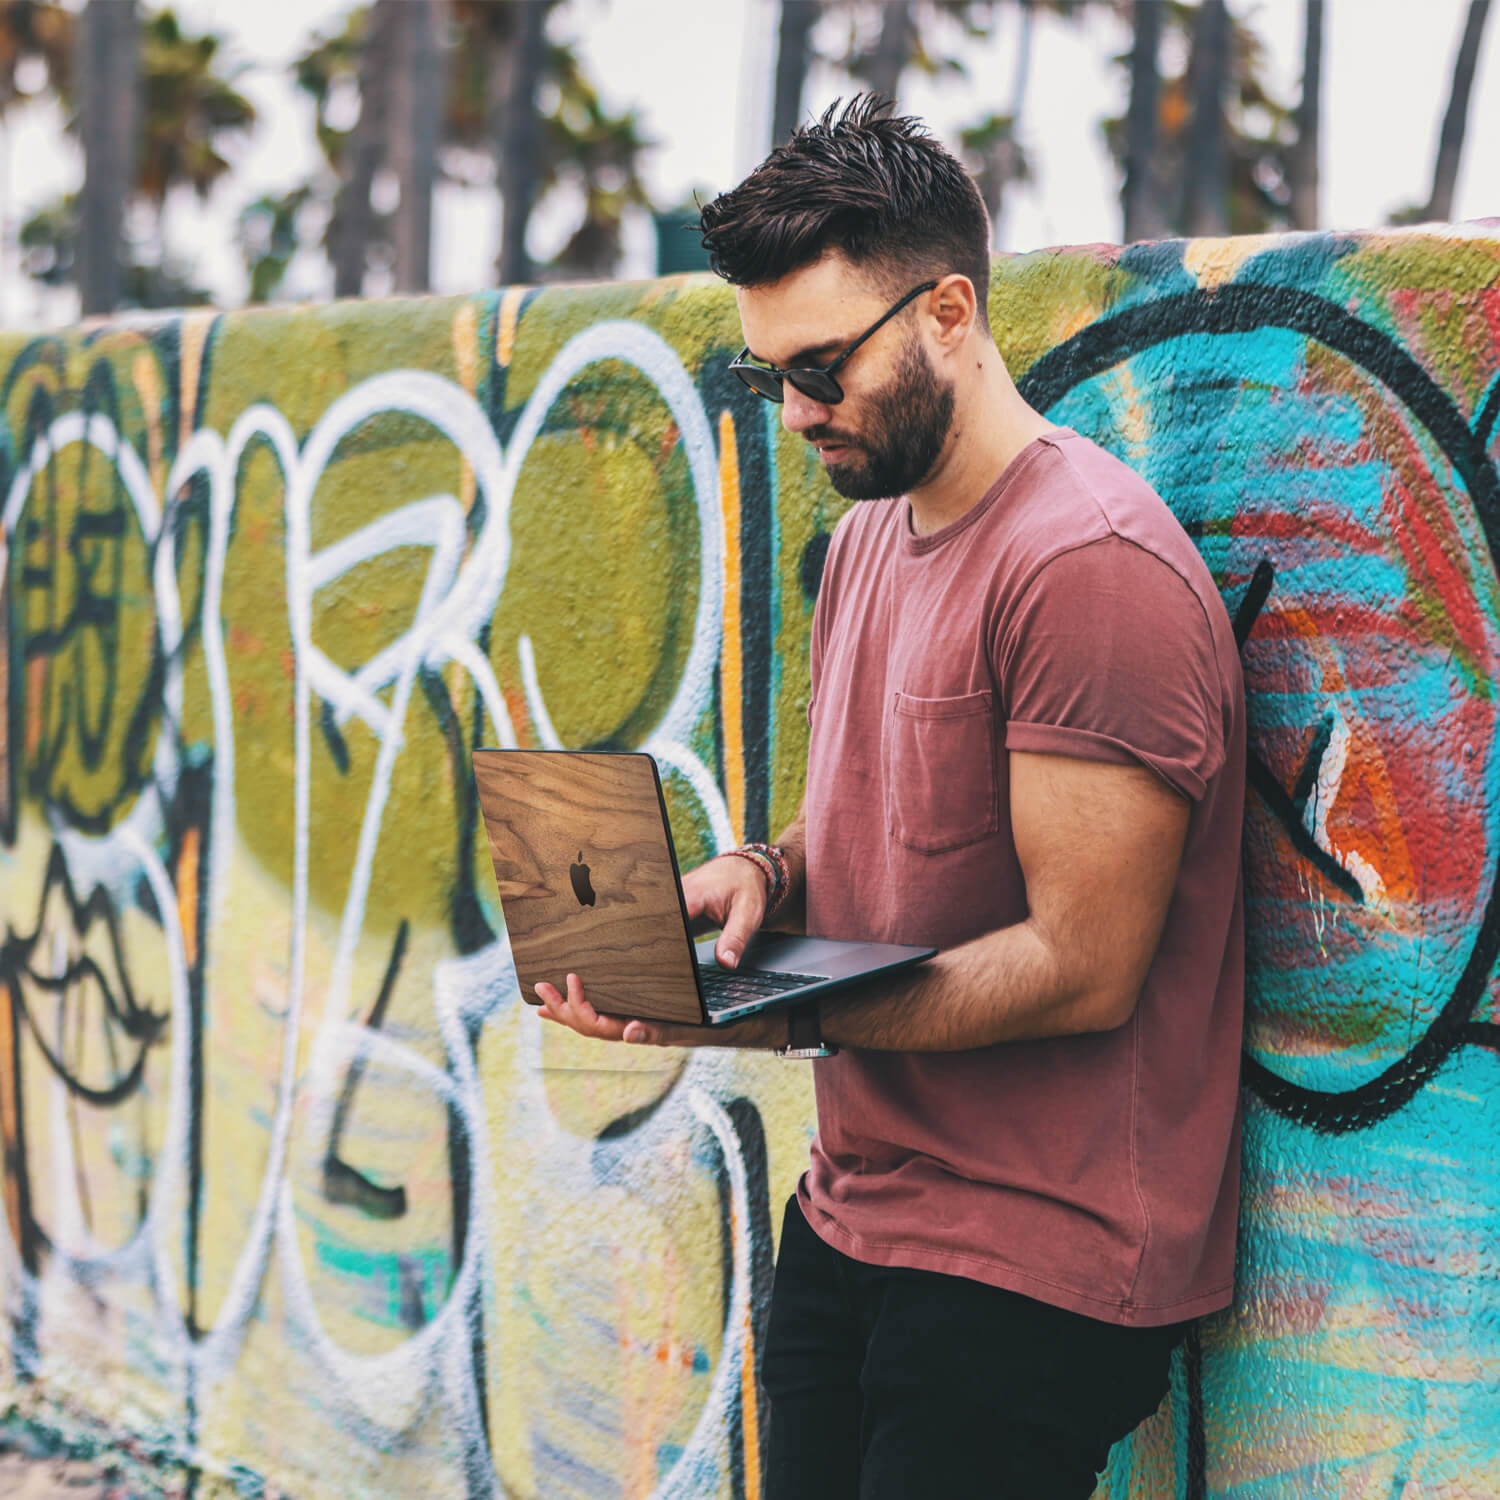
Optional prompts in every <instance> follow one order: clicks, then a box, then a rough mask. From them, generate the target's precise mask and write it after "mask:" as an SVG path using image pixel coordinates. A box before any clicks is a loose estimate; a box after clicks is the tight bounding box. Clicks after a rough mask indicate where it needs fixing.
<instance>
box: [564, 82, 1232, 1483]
mask: <svg viewBox="0 0 1500 1500" xmlns="http://www.w3.org/2000/svg"><path fill="white" fill-rule="evenodd" d="M702 230H703V234H704V240H705V243H706V244H707V245H708V246H709V248H710V250H711V251H712V254H713V258H714V266H715V269H716V270H717V271H718V272H719V274H720V275H722V276H724V277H725V278H726V279H728V280H729V281H731V282H732V283H733V284H734V285H735V286H736V288H737V293H736V295H737V298H738V303H739V312H740V319H741V323H742V326H743V330H744V336H745V340H746V344H747V348H746V350H745V351H744V353H743V354H742V355H741V357H740V358H739V359H738V360H737V361H736V362H735V368H736V371H737V373H739V374H740V375H741V378H742V379H745V380H746V381H747V383H750V384H751V385H752V386H753V387H754V389H756V390H757V391H759V392H760V393H761V394H762V395H765V396H767V397H768V398H769V399H771V400H779V401H781V402H782V421H783V422H784V424H785V425H786V427H787V429H788V430H789V431H791V432H795V433H798V434H800V435H801V436H802V437H803V438H805V439H806V440H807V441H808V442H809V443H811V444H813V445H814V446H815V447H816V448H817V450H818V454H819V457H820V458H821V461H822V463H823V465H824V468H825V470H826V472H827V474H828V477H829V480H830V481H831V483H832V484H833V485H834V487H835V488H836V489H837V490H838V491H839V492H840V493H841V494H843V495H845V496H847V497H849V498H852V499H854V500H857V501H868V502H872V503H868V504H857V505H855V506H853V507H852V508H851V509H850V510H849V512H848V513H847V514H846V515H845V516H844V518H843V520H842V521H841V522H840V524H839V526H838V528H837V530H836V532H835V534H834V537H833V540H832V544H831V546H830V548H829V553H828V560H827V565H826V569H825V572H824V577H823V583H822V587H821V591H820V593H819V597H818V602H817V605H816V609H815V613H814V619H813V629H812V647H811V650H812V701H811V704H810V706H809V721H810V723H811V738H810V742H809V751H808V771H807V791H806V797H805V800H804V802H803V806H802V810H801V812H800V813H799V815H798V817H797V818H796V820H795V821H794V822H793V824H792V825H791V827H790V828H788V829H786V830H785V832H783V833H782V835H781V837H780V839H779V841H778V845H777V846H776V847H775V848H769V849H768V848H761V847H752V848H750V849H749V850H748V853H747V857H735V856H733V855H726V856H721V857H719V858H717V859H714V860H711V861H709V862H708V863H707V864H705V865H703V866H702V867H700V868H699V869H697V870H695V871H693V872H691V873H690V874H689V875H688V876H687V877H686V879H685V880H684V882H683V884H684V888H685V891H686V893H687V901H688V906H689V911H690V914H691V915H692V916H693V917H694V918H695V919H701V920H702V921H703V922H704V923H713V924H716V925H719V926H721V927H722V928H723V933H722V936H721V937H720V938H719V940H718V946H717V953H718V956H719V959H720V961H721V962H722V963H724V964H726V965H730V966H733V965H734V964H735V963H736V962H737V961H738V957H739V954H740V953H741V952H742V951H743V948H744V945H745V943H746V941H747V940H748V939H749V937H750V936H751V935H752V933H753V932H754V931H755V930H756V929H757V928H758V927H759V926H760V925H761V924H762V922H763V921H764V919H765V917H766V911H767V904H768V900H769V899H770V897H771V895H772V893H773V892H774V893H775V894H776V895H777V896H778V897H781V896H783V895H785V896H786V898H787V900H786V902H785V905H784V908H783V909H784V910H790V911H793V912H794V913H795V912H796V911H798V910H799V909H800V908H799V904H800V907H805V923H806V929H807V930H808V931H810V932H812V933H814V934H817V935H820V936H828V937H841V938H864V939H873V940H880V941H888V942H903V943H922V944H934V945H936V946H938V947H939V948H940V949H941V950H942V951H941V953H940V956H939V957H937V958H936V959H934V960H933V961H931V962H930V963H928V964H926V965H924V966H922V967H921V968H919V969H918V970H914V971H909V972H908V973H906V974H903V975H900V976H897V977H893V978H889V979H884V980H880V981H877V982H875V983H872V984H870V985H868V986H866V987H864V988H863V989H861V990H859V991H858V992H856V993H851V994H849V995H848V996H847V997H846V998H842V997H841V998H834V999H825V1000H824V1001H823V1002H822V1004H821V1005H820V1006H819V1007H818V1008H817V1012H816V1014H815V1015H813V1016H807V1015H804V1016H802V1017H800V1018H799V1020H798V1022H797V1024H796V1025H795V1026H794V1027H793V1028H792V1030H793V1032H794V1033H800V1032H802V1031H805V1030H807V1029H809V1028H810V1029H812V1030H813V1031H814V1033H815V1038H814V1039H815V1040H816V1032H817V1031H818V1030H819V1029H820V1030H821V1039H822V1042H823V1043H825V1044H827V1046H828V1047H829V1048H836V1049H838V1050H837V1055H835V1056H830V1057H829V1060H827V1061H822V1062H819V1063H818V1064H817V1065H816V1069H815V1079H816V1093H817V1107H818V1131H817V1136H816V1139H815V1140H814V1142H813V1147H812V1161H811V1165H810V1167H809V1169H808V1171H807V1173H806V1174H805V1175H804V1177H803V1178H802V1180H801V1182H800V1183H799V1185H798V1189H797V1193H796V1195H795V1196H794V1198H793V1199H792V1200H791V1202H789V1203H788V1205H787V1208H786V1216H785V1220H784V1226H783V1232H782V1241H781V1249H780V1255H779V1259H778V1265H777V1271H776V1279H775V1286H774V1290H773V1293H772V1299H771V1311H770V1323H769V1331H768V1335H767V1341H766V1348H765V1351H764V1357H763V1367H762V1378H763V1381H764V1384H765V1388H766V1391H767V1395H768V1397H769V1400H770V1403H771V1428H770V1453H769V1458H768V1478H767V1494H768V1495H770V1496H772V1497H774V1500H787V1497H794V1496H795V1497H803V1496H805V1497H809V1500H811V1497H818V1500H829V1497H838V1496H849V1497H853V1496H856V1495H857V1496H860V1497H863V1500H893V1497H917V1496H929V1495H930V1496H941V1497H943V1500H958V1497H971V1496H972V1497H980V1496H984V1497H994V1496H1000V1497H1006V1500H1011V1497H1024V1500H1032V1497H1037V1500H1070V1497H1079V1500H1082V1497H1086V1496H1087V1495H1089V1494H1090V1492H1091V1491H1092V1490H1093V1488H1094V1482H1095V1475H1096V1473H1097V1472H1098V1471H1099V1470H1100V1469H1101V1468H1102V1467H1103V1466H1104V1463H1105V1461H1106V1457H1107V1454H1108V1451H1109V1447H1110V1445H1111V1443H1113V1442H1114V1441H1116V1440H1117V1439H1118V1438H1120V1437H1121V1436H1123V1435H1124V1434H1125V1433H1127V1432H1128V1431H1130V1429H1131V1428H1132V1427H1134V1426H1135V1425H1136V1423H1138V1422H1139V1421H1140V1420H1142V1419H1143V1418H1144V1417H1146V1416H1147V1415H1149V1414H1150V1413H1151V1412H1152V1411H1153V1410H1154V1409H1155V1408H1156V1406H1157V1405H1158V1403H1159V1402H1160V1399H1161V1396H1162V1394H1163V1393H1164V1392H1165V1390H1166V1386H1167V1369H1168V1363H1169V1358H1170V1353H1171V1350H1172V1348H1173V1346H1174V1345H1175V1344H1176V1343H1177V1342H1178V1340H1179V1339H1180V1338H1181V1336H1182V1334H1183V1332H1184V1330H1185V1328H1186V1326H1187V1325H1188V1323H1189V1322H1190V1320H1191V1319H1193V1318H1195V1317H1197V1316H1199V1315H1200V1314H1203V1313H1207V1312H1211V1311H1213V1310H1215V1309H1217V1308H1221V1307H1223V1306H1225V1305H1226V1304H1227V1303H1228V1302H1229V1300H1230V1298H1231V1294H1232V1281H1233V1255H1234V1238H1235V1218H1236V1207H1237V1191H1238V1113H1237V1082H1238V1065H1239V1048H1240V1018H1241V999H1242V969H1243V958H1242V927H1241V898H1240V884H1239V846H1240V818H1241V811H1242V804H1243V797H1244V766H1245V744H1244V733H1245V729H1244V705H1243V687H1242V683H1241V678H1240V672H1239V660H1238V655H1237V653H1236V649H1235V643H1234V639H1233V634H1232V631H1231V629H1230V625H1229V621H1228V619H1227V617H1226V615H1225V613H1224V609H1223V606H1222V604H1221V602H1220V599H1219V596H1218V593H1217V591H1216V589H1215V587H1214V584H1213V581H1212V579H1211V578H1210V576H1209V574H1208V571H1207V569H1206V568H1205V567H1204V565H1203V563H1202V561H1201V560H1200V559H1199V557H1198V554H1197V552H1196V550H1195V549H1194V548H1193V546H1192V544H1191V542H1190V541H1189V540H1188V538H1187V537H1186V535H1185V534H1184V533H1183V531H1182V529H1181V528H1180V527H1179V526H1178V525H1177V524H1176V522H1175V521H1174V520H1173V518H1172V516H1171V514H1170V512H1169V511H1168V510H1167V508H1166V506H1165V505H1164V504H1163V502H1162V501H1161V500H1160V499H1159V498H1158V497H1157V496H1156V495H1155V494H1154V493H1153V492H1152V491H1151V489H1150V488H1149V487H1148V486H1147V485H1146V484H1145V483H1144V481H1142V480H1141V479H1139V478H1138V477H1137V476H1136V475H1135V474H1134V473H1132V472H1131V471H1130V470H1129V469H1127V468H1126V467H1125V466H1124V465H1122V464H1120V463H1119V462H1117V461H1116V460H1115V459H1113V458H1111V457H1110V456H1109V455H1107V454H1106V453H1105V452H1104V451H1103V450H1101V449H1099V448H1097V447H1096V446H1094V445H1093V444H1092V443H1090V442H1088V441H1086V440H1085V439H1083V438H1081V437H1079V436H1077V435H1076V434H1074V433H1072V432H1070V431H1068V430H1067V429H1065V428H1060V427H1057V426H1055V425H1054V424H1053V423H1051V422H1049V421H1048V420H1047V419H1046V418H1045V417H1043V416H1041V415H1040V414H1038V413H1037V412H1035V411H1033V410H1032V409H1031V408H1030V407H1028V406H1027V405H1026V404H1025V402H1024V401H1023V400H1022V399H1021V397H1020V396H1019V394H1018V393H1017V391H1016V388H1015V386H1014V384H1013V383H1012V381H1011V378H1010V376H1009V374H1008V372H1007V370H1006V367H1005V364H1004V361H1003V360H1002V358H1001V357H1000V354H999V353H998V351H997V350H996V347H995V344H994V342H993V340H992V339H991V336H990V331H989V327H988V321H987V317H986V311H985V305H986V296H987V290H988V272H989V259H988V224H987V222H986V217H985V212H984V207H983V204H982V202H981V200H980V197H979V194H978V192H977V191H976V190H975V188H974V185H973V183H972V182H971V181H970V180H969V178H968V177H967V176H966V175H965V173H964V172H963V170H962V169H961V168H960V167H959V165H958V163H957V162H956V161H955V160H954V159H953V158H952V157H951V156H950V155H949V154H948V153H947V152H946V151H945V150H943V148H942V147H941V146H940V145H938V144H937V143H936V142H935V141H933V140H932V139H931V138H930V137H928V136H927V135H926V133H925V131H924V130H923V129H922V127H921V126H920V125H919V124H918V122H916V121H914V120H911V119H905V118H895V117H892V116H890V115H889V114H888V113H887V111H886V107H885V106H883V105H880V104H879V103H877V102H874V101H871V100H868V99H862V100H856V101H855V102H854V103H853V104H852V105H851V106H849V107H848V108H847V109H846V110H844V111H843V112H842V113H837V112H836V111H835V110H830V111H829V112H828V113H827V114H826V115H824V117H823V118H822V120H821V121H819V122H818V123H817V124H815V125H811V126H809V127H807V128H806V129H804V130H802V131H800V132H799V133H798V134H796V135H795V136H794V137H793V138H792V140H791V141H790V142H789V143H788V144H787V145H786V146H784V147H782V148H780V149H779V150H777V151H775V152H773V153H772V154H771V156H770V157H769V158H768V159H767V160H766V161H765V162H764V163H763V164H762V165H761V166H760V167H759V168H757V169H756V171H755V172H753V173H752V174H751V175H750V176H749V177H748V178H747V179H746V180H745V181H744V182H743V183H741V184H740V186H739V187H737V188H735V189H733V190H732V191H731V192H728V193H726V194H724V195H723V196H721V197H719V198H716V199H715V200H714V201H713V202H712V203H710V204H709V205H708V206H707V207H706V208H705V209H704V211H703V215H702ZM740 853H746V851H740ZM537 994H538V998H539V999H540V1000H541V1001H542V1003H543V1005H544V1014H545V1015H546V1016H547V1017H548V1018H549V1019H551V1020H553V1021H557V1022H561V1023H562V1024H565V1025H568V1026H570V1027H572V1028H573V1029H574V1030H576V1031H579V1032H581V1033H582V1034H584V1035H586V1036H594V1037H599V1038H603V1039H610V1040H624V1041H626V1042H635V1043H642V1044H656V1045H669V1046H695V1045H714V1046H721V1045H730V1046H745V1047H782V1046H784V1045H785V1044H786V1042H787V1040H788V1031H789V1027H788V1020H787V1018H786V1016H785V1015H770V1016H758V1017H756V1018H754V1019H752V1020H750V1021H747V1022H745V1023H743V1024H742V1025H741V1026H739V1027H737V1028H735V1029H734V1030H733V1032H732V1033H730V1034H728V1035H726V1034H725V1033H723V1032H720V1031H715V1032H713V1033H711V1034H708V1033H703V1032H699V1031H698V1030H696V1029H695V1028H691V1027H674V1026H667V1025H658V1024H655V1023H647V1022H641V1021H635V1020H632V1021H628V1022H627V1021H622V1020H620V1019H617V1018H612V1017H609V1016H601V1015H599V1014H597V1013H596V1012H595V1011H594V1009H593V1007H592V1006H591V1005H590V1004H589V1003H588V1000H587V997H586V996H585V994H584V992H583V987H582V985H581V984H580V982H579V980H578V978H577V976H576V975H569V976H568V977H567V984H566V993H564V992H562V991H560V990H558V989H557V988H556V987H555V986H553V985H548V984H543V985H538V986H537ZM798 1039H799V1040H803V1039H804V1038H802V1037H801V1036H800V1035H799V1038H798Z"/></svg>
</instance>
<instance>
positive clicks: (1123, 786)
mask: <svg viewBox="0 0 1500 1500" xmlns="http://www.w3.org/2000/svg"><path fill="white" fill-rule="evenodd" d="M1010 806H1011V831H1012V836H1013V838H1014V840H1015V846H1016V854H1017V856H1018V857H1019V859H1020V863H1021V870H1022V873H1023V875H1024V877H1025V881H1026V902H1027V907H1028V912H1027V916H1026V919H1025V921H1022V922H1017V923H1015V924H1014V925H1013V926H1010V927H1002V928H999V929H997V930H996V931H994V932H989V933H985V934H984V935H983V936H981V937H977V938H974V939H972V940H971V941H970V942H967V943H963V944H961V945H960V946H959V947H957V948H951V949H949V950H948V951H946V952H944V953H941V954H939V955H938V956H937V957H936V958H934V959H932V960H931V961H929V962H928V963H926V964H923V965H921V966H920V967H919V968H917V969H915V970H913V971H911V972H910V974H909V975H900V976H895V977H893V978H891V979H889V980H882V981H879V982H878V984H877V985H876V986H874V987H871V988H861V989H860V990H859V991H857V992H851V993H850V994H848V995H847V996H843V995H833V996H829V997H828V998H826V999H825V1000H824V1001H823V1004H822V1006H821V1007H820V1017H821V1023H822V1030H823V1036H824V1037H825V1039H827V1040H828V1041H831V1042H837V1043H840V1044H841V1045H844V1046H849V1047H868V1048H874V1049H878V1050H885V1051H901V1052H954V1051H960V1050H963V1049H966V1048H970V1047H987V1046H990V1045H991V1044H993V1043H995V1042H1014V1041H1026V1040H1030V1039H1034V1038H1038V1037H1055V1036H1075V1035H1078V1034H1080V1033H1083V1032H1089V1031H1109V1030H1112V1029H1113V1028H1114V1027H1116V1026H1121V1025H1123V1024H1124V1023H1125V1022H1126V1021H1128V1020H1129V1019H1130V1016H1131V1013H1132V1012H1133V1011H1134V1009H1135V1004H1136V1000H1137V998H1138V997H1139V995H1140V992H1141V986H1142V984H1143V983H1144V982H1145V979H1146V973H1147V971H1148V970H1149V969H1150V967H1151V961H1152V959H1153V958H1154V957H1155V955H1156V948H1157V944H1158V943H1159V942H1160V940H1161V933H1162V927H1163V925H1164V924H1165V922H1166V918H1167V909H1168V907H1169V906H1170V905H1171V901H1172V893H1173V890H1174V889H1175V887H1176V883H1177V871H1178V867H1179V865H1180V863H1181V859H1182V848H1183V841H1184V839H1185V837H1186V834H1187V825H1188V802H1187V800H1186V799H1185V798H1183V797H1182V796H1180V795H1179V794H1178V793H1177V792H1174V791H1173V790H1172V789H1171V788H1170V787H1169V786H1168V785H1167V784H1166V783H1165V782H1164V781H1162V780H1161V778H1160V777H1158V776H1157V775H1156V774H1155V773H1154V772H1152V771H1149V770H1147V769H1146V767H1144V766H1129V765H1117V764H1114V763H1111V762H1106V761H1094V760H1082V759H1077V758H1074V757H1071V756H1063V755H1037V754H1025V753H1017V752H1013V753H1012V754H1011V756H1010Z"/></svg>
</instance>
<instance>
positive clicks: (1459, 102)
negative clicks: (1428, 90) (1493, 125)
mask: <svg viewBox="0 0 1500 1500" xmlns="http://www.w3.org/2000/svg"><path fill="white" fill-rule="evenodd" d="M1489 14H1490V0H1469V16H1468V20H1467V21H1466V22H1465V23H1464V39H1463V41H1461V42H1460V43H1459V45H1458V60H1457V61H1456V62H1455V63H1454V64H1453V87H1452V90H1451V91H1450V93H1449V95H1448V113H1447V114H1446V115H1444V116H1443V134H1442V137H1441V138H1440V140H1439V141H1438V154H1437V165H1436V167H1434V168H1433V172H1432V196H1431V198H1429V199H1428V200H1427V213H1426V217H1427V218H1429V219H1444V220H1446V219H1451V218H1452V217H1453V190H1454V188H1455V187H1456V186H1457V184H1458V166H1459V162H1460V161H1461V160H1462V159H1463V154H1464V134H1465V132H1466V131H1467V130H1468V128H1469V94H1470V93H1471V92H1472V90H1473V87H1474V68H1475V65H1476V64H1477V63H1478V61H1479V44H1480V42H1481V41H1482V40H1483V37H1484V23H1485V22H1486V21H1487V20H1488V19H1489Z"/></svg>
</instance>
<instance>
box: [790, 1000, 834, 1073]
mask: <svg viewBox="0 0 1500 1500" xmlns="http://www.w3.org/2000/svg"><path fill="white" fill-rule="evenodd" d="M838 1050H839V1049H838V1048H837V1047H835V1046H834V1045H833V1043H832V1042H825V1041H824V1040H823V1028H822V1027H821V1026H820V1025H819V1024H818V1002H817V1001H816V1000H804V1001H803V1002H802V1004H801V1005H793V1006H790V1007H789V1008H788V1010H787V1013H786V1046H785V1047H778V1048H777V1049H776V1055H777V1057H785V1058H788V1059H791V1058H817V1057H834V1056H836V1055H837V1054H838Z"/></svg>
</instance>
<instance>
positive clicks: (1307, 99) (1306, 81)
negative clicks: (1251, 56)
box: [1287, 0, 1323, 229]
mask: <svg viewBox="0 0 1500 1500" xmlns="http://www.w3.org/2000/svg"><path fill="white" fill-rule="evenodd" d="M1304 15H1305V17H1306V31H1305V34H1304V38H1303V43H1302V98H1301V99H1300V100H1299V101H1298V103H1297V140H1296V144H1295V145H1293V147H1292V149H1291V152H1290V153H1289V155H1288V159H1287V178H1288V186H1289V187H1290V188H1291V196H1292V202H1291V210H1292V228H1293V229H1316V228H1317V227H1318V139H1319V134H1320V126H1321V121H1322V108H1323V104H1322V95H1323V0H1306V5H1305V8H1304Z"/></svg>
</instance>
